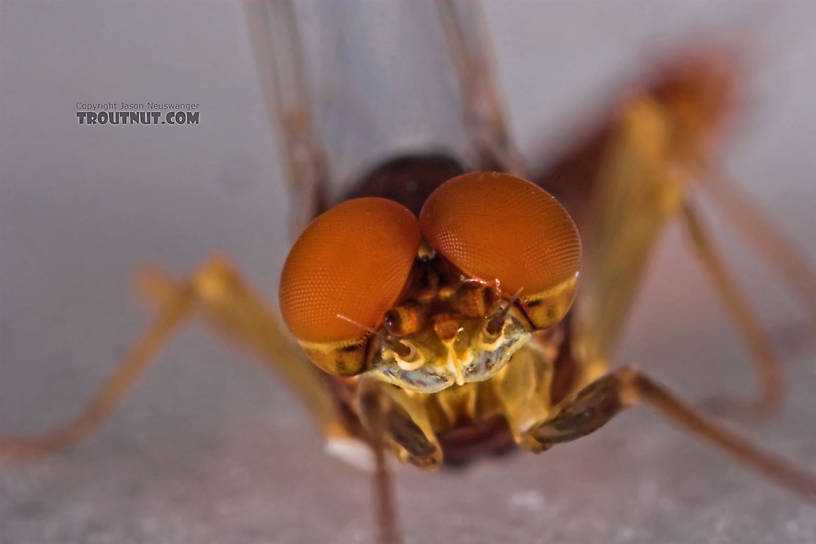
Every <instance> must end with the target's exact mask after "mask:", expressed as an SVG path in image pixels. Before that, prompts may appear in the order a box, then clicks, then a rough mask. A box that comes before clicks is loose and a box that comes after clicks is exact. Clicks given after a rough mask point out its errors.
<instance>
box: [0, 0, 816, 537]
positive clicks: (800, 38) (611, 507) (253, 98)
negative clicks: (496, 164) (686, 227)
mask: <svg viewBox="0 0 816 544" xmlns="http://www.w3.org/2000/svg"><path fill="white" fill-rule="evenodd" d="M370 7H371V6H370V5H368V4H361V5H359V6H357V7H356V8H354V9H355V10H358V11H359V13H361V14H362V13H364V12H365V11H366V10H367V9H369V8H370ZM309 9H316V6H315V5H312V6H311V7H310V8H309ZM487 11H488V16H489V22H490V31H491V35H492V37H493V40H494V42H495V47H496V56H497V61H498V65H499V75H500V78H501V80H502V83H503V84H504V86H505V89H506V92H507V96H508V102H509V104H510V114H511V118H512V123H513V126H514V129H515V133H516V135H517V136H518V139H519V141H520V143H521V145H522V148H523V150H524V152H525V154H526V155H527V156H528V157H530V158H531V157H538V156H542V155H544V156H546V155H548V154H552V153H555V152H557V150H559V149H561V148H563V147H564V146H567V145H569V143H570V142H571V141H572V139H573V138H574V137H575V136H576V135H577V133H579V132H580V127H581V126H582V125H583V123H585V122H587V119H589V118H591V117H592V116H593V115H598V114H601V113H602V112H603V110H604V107H605V106H607V105H608V104H609V101H610V99H611V97H613V96H615V93H616V92H617V91H618V90H620V89H624V88H626V85H627V83H628V82H631V81H632V78H634V77H636V75H637V74H638V73H639V72H641V71H642V69H643V67H644V61H645V60H648V59H649V58H651V56H652V54H653V53H654V52H655V51H661V50H668V49H671V48H673V47H680V48H684V47H688V46H689V45H690V44H691V45H693V44H699V43H701V42H706V41H710V40H714V41H724V42H725V43H727V44H728V45H730V46H731V47H734V48H736V49H737V50H738V51H739V52H740V54H741V56H742V57H743V58H744V60H745V63H746V71H745V72H746V73H745V75H744V78H743V80H742V81H741V84H740V86H741V90H742V93H743V102H742V106H741V108H740V109H739V111H737V112H735V115H734V122H733V123H732V125H731V131H730V133H729V135H728V138H727V140H726V141H725V143H724V146H723V149H722V152H723V153H722V161H723V163H724V165H725V167H726V168H727V170H728V171H729V172H731V173H732V174H733V175H734V176H735V177H736V178H737V179H739V181H740V184H741V185H742V186H743V188H744V189H745V191H747V192H748V193H750V194H751V195H753V196H754V197H755V199H756V200H758V201H759V202H761V204H762V206H763V208H764V209H765V210H766V211H767V212H768V214H769V216H771V217H772V218H774V220H776V222H777V223H778V224H780V225H782V226H783V229H784V231H785V232H786V233H788V234H790V236H791V237H792V238H794V239H795V240H796V241H797V242H798V243H799V244H800V245H801V246H803V247H804V248H805V249H806V251H808V253H809V254H810V255H811V256H813V255H816V240H814V238H813V236H812V233H813V232H816V214H814V213H813V206H814V203H816V184H814V183H813V165H814V161H816V159H814V154H813V144H814V137H815V136H816V108H814V106H813V97H814V96H816V79H814V70H813V67H814V60H816V36H814V34H813V22H814V20H816V19H814V15H816V9H814V7H813V6H812V5H808V4H807V3H789V4H785V5H773V6H771V5H767V6H763V5H760V4H747V5H740V4H736V3H735V4H720V3H709V2H688V3H683V4H682V5H679V4H678V3H675V2H639V3H631V2H627V3H612V4H593V3H581V4H580V5H572V4H566V3H556V4H532V3H515V2H513V3H501V4H498V3H497V4H492V5H490V6H489V7H488V10H487ZM147 99H151V100H157V101H184V102H199V103H200V104H201V110H202V115H201V119H202V122H201V125H199V126H194V127H173V128H169V127H104V128H102V127H81V126H78V125H77V122H76V119H75V116H74V110H75V103H76V102H77V101H88V102H96V101H108V100H115V101H119V100H127V101H131V100H132V101H144V100H147ZM284 196H285V195H284V193H283V191H282V189H281V171H280V169H279V163H278V158H277V154H276V139H275V135H274V133H273V132H271V131H270V129H269V126H268V124H267V120H266V115H265V114H264V113H263V100H262V95H261V90H260V87H259V85H258V81H257V77H256V74H255V67H254V64H253V60H252V56H251V51H250V47H249V40H248V36H247V31H246V27H245V24H244V20H243V13H242V11H241V9H240V7H239V6H238V5H237V4H233V3H230V2H186V3H172V4H171V3H164V2H158V1H155V2H154V1H144V2H138V3H137V2H124V1H116V2H101V1H98V2H87V1H77V2H70V3H68V2H64V3H40V2H28V1H11V2H9V1H7V2H4V3H2V4H0V249H2V260H0V357H1V358H0V364H1V366H0V424H2V428H3V429H4V430H6V431H15V432H33V431H36V430H39V429H44V428H47V427H49V426H50V425H53V424H55V423H57V422H60V421H62V420H64V419H65V418H66V417H68V416H69V415H70V414H73V413H74V412H75V411H76V410H78V409H79V407H80V406H81V405H82V403H83V402H84V401H85V400H86V399H87V398H88V397H89V395H90V394H91V393H92V391H93V390H94V388H95V387H96V385H97V384H98V383H99V382H100V381H101V379H102V378H103V376H104V375H105V374H106V373H107V372H108V370H109V369H110V368H111V367H112V366H113V364H114V362H115V361H116V360H117V359H118V358H119V357H120V355H121V354H122V353H123V351H124V350H125V348H126V347H127V346H128V345H129V343H130V342H131V341H132V339H134V338H135V337H136V335H137V334H138V333H139V332H140V331H141V330H142V329H143V327H144V326H145V325H146V324H147V322H148V320H149V317H150V316H149V314H148V312H146V311H145V308H144V307H143V306H142V305H140V304H139V303H138V301H137V300H136V297H135V296H134V294H133V291H132V290H131V289H130V288H129V278H130V277H131V276H132V273H133V271H134V270H135V268H136V267H137V266H138V265H139V264H140V263H143V262H146V261H152V262H161V263H164V264H165V265H167V267H168V268H170V269H171V270H173V271H175V272H177V273H179V274H181V273H184V272H188V271H190V270H192V269H193V268H194V267H195V266H196V265H197V264H199V263H200V262H202V261H203V260H204V259H205V258H206V257H207V256H208V255H210V254H211V253H212V252H213V251H214V250H222V251H224V252H227V253H228V254H229V255H231V256H232V257H233V258H234V259H235V261H236V262H237V263H239V265H240V267H241V268H242V270H244V271H245V273H246V274H247V275H248V276H249V277H250V278H251V279H252V280H253V282H254V283H255V284H256V285H257V286H258V287H259V289H260V290H261V291H262V292H263V293H264V294H265V295H267V296H268V297H269V298H270V299H272V300H274V298H275V294H276V289H277V277H278V274H279V272H280V268H281V266H282V264H283V260H284V258H285V252H286V249H287V245H288V238H287V228H286V222H285V220H286V211H287V202H286V200H285V198H284ZM712 223H713V224H714V226H715V227H716V232H717V237H718V240H719V241H721V243H722V245H723V246H724V247H725V248H726V253H727V256H728V258H729V260H730V262H731V263H733V264H734V266H735V267H736V269H737V270H738V275H739V278H740V281H741V283H742V285H743V286H744V287H745V288H746V290H747V291H748V292H749V293H750V296H751V300H752V302H754V304H755V307H756V308H757V310H758V313H759V315H760V317H761V318H762V321H763V323H765V324H766V325H767V327H768V328H769V330H770V331H772V333H773V335H774V338H775V339H776V340H777V341H778V342H779V343H780V344H783V345H784V348H783V351H782V352H783V354H784V355H785V356H786V359H787V360H786V372H787V376H788V378H789V384H790V395H789V398H788V401H787V402H786V404H785V408H784V410H783V412H782V413H781V414H780V415H779V416H778V417H777V418H776V419H774V420H773V422H771V423H770V424H768V425H765V426H763V427H756V428H751V427H740V426H738V425H735V426H734V427H735V428H737V429H739V430H740V431H741V432H743V433H744V434H745V435H748V436H750V437H751V438H752V439H754V440H756V441H757V442H759V443H762V444H765V445H767V446H768V447H771V448H773V449H774V450H775V451H777V452H779V453H780V454H783V455H785V456H787V457H788V458H791V459H795V460H796V461H797V462H798V463H799V464H801V465H803V466H808V467H811V469H813V470H816V436H814V417H816V401H815V400H814V392H815V391H816V364H814V363H815V361H814V341H813V332H812V329H811V328H809V325H808V322H807V315H806V314H805V313H804V312H803V311H802V309H801V308H800V307H799V306H798V305H797V301H796V299H795V297H792V296H790V295H789V294H788V293H787V291H785V290H784V289H783V288H781V287H780V285H779V283H778V281H777V280H776V278H775V277H774V276H773V275H772V274H771V273H770V272H769V271H768V270H767V268H766V267H765V266H764V265H762V264H761V263H759V262H758V261H757V260H756V258H755V257H754V256H753V255H752V254H751V253H750V252H748V251H747V250H746V249H745V248H744V247H743V246H742V244H741V243H740V241H739V240H738V239H737V238H736V237H735V236H734V235H733V234H732V233H731V231H730V230H728V229H727V228H725V227H726V226H725V225H723V224H721V223H720V222H719V221H717V220H716V218H714V217H712ZM713 297H714V295H713V293H712V291H711V289H710V288H709V286H708V285H707V284H706V283H705V282H704V281H703V278H702V276H701V273H700V271H699V270H698V268H697V266H696V265H695V263H694V262H693V260H692V258H691V257H690V255H689V253H688V252H687V251H686V249H685V247H684V245H683V239H682V236H681V233H680V232H679V230H678V229H676V228H672V229H670V231H669V232H668V234H667V236H666V239H665V240H664V243H663V244H662V245H661V247H660V249H659V250H658V252H657V255H656V257H655V261H654V263H653V266H652V268H651V273H650V275H649V278H648V280H647V282H646V285H645V288H644V291H643V293H642V296H641V298H640V304H638V306H637V308H636V311H635V312H634V315H633V316H632V319H631V322H630V324H629V326H628V327H627V332H626V336H625V339H624V341H623V343H622V346H621V349H620V350H619V354H618V360H620V361H625V362H634V363H636V364H638V365H639V366H641V367H642V368H644V369H646V370H647V371H649V372H651V373H652V374H654V375H655V376H657V377H659V378H660V379H661V380H663V381H664V382H666V383H668V384H670V385H671V386H672V387H673V388H674V389H675V390H676V391H678V392H679V393H681V394H682V395H683V396H684V397H686V398H688V399H690V400H692V401H693V400H699V399H702V398H705V397H708V396H710V395H711V394H713V393H716V392H720V391H723V390H728V391H732V392H749V391H752V388H753V385H754V384H753V381H752V377H751V375H750V373H749V371H748V369H749V364H748V363H747V362H745V358H746V353H745V350H744V349H743V347H742V346H741V345H740V343H739V342H738V341H737V339H736V338H735V336H734V333H733V330H732V328H731V327H730V326H729V325H728V324H727V322H726V321H725V316H724V314H723V312H722V310H721V309H720V307H719V306H718V305H717V303H716V301H715V300H714V299H713ZM397 474H398V500H399V504H400V509H401V512H402V515H403V526H404V527H405V529H406V533H407V535H408V541H409V542H443V541H447V542H547V543H560V542H619V543H623V542H632V543H654V542H677V543H701V542H711V543H737V542H740V543H742V542H757V543H780V542H790V543H806V542H816V510H814V509H813V508H812V507H810V506H806V505H804V504H803V503H801V502H800V501H799V500H798V499H796V498H795V497H792V496H790V495H789V494H787V493H785V492H783V491H780V490H778V489H777V488H775V487H773V486H772V485H770V484H768V483H767V482H766V481H765V480H763V479H762V478H760V477H758V476H756V475H754V474H752V473H749V472H747V471H745V470H743V469H742V468H740V467H737V466H735V465H733V464H732V463H730V462H729V460H728V459H727V458H726V457H724V456H723V455H721V454H719V453H718V452H715V451H712V450H711V449H710V448H708V447H707V446H705V445H701V444H700V443H698V442H696V441H695V440H692V439H689V437H687V436H685V435H684V434H682V433H680V432H678V431H676V430H675V429H673V428H671V427H669V426H667V425H666V424H664V422H663V421H661V420H660V419H659V418H658V417H656V416H655V415H653V414H652V413H650V412H649V411H648V410H647V409H635V410H632V411H631V412H629V413H627V414H625V415H623V416H621V417H619V418H617V419H616V420H615V421H614V422H612V423H611V424H610V425H608V427H606V428H605V429H604V430H603V431H601V432H598V433H597V434H595V435H593V436H590V437H587V438H585V439H582V440H580V441H578V442H575V443H572V444H569V445H565V446H562V447H559V448H556V449H554V450H553V451H551V452H548V453H547V454H545V455H542V456H538V457H536V456H532V455H527V454H519V455H515V456H510V457H507V458H504V459H500V460H486V461H480V462H478V463H476V464H474V465H473V466H471V467H470V468H468V469H467V470H464V471H456V472H448V471H439V472H435V473H421V472H418V471H416V470H415V469H413V468H411V467H399V468H398V470H397ZM368 490H369V484H368V481H367V480H366V478H365V477H364V476H363V475H361V474H360V473H358V472H356V471H355V470H353V469H351V468H348V467H346V466H344V465H342V464H341V463H339V462H337V461H335V460H333V459H331V458H329V457H327V456H326V455H324V453H323V452H322V444H321V441H320V438H319V437H318V435H317V433H316V432H314V431H313V430H312V429H311V428H310V427H309V425H308V420H307V418H306V416H305V415H304V413H303V412H302V410H301V408H300V406H299V404H298V402H297V399H295V398H294V396H293V395H291V394H290V393H288V392H287V391H286V390H284V389H283V388H282V387H281V386H280V385H279V384H278V383H276V381H275V380H274V378H270V376H269V375H268V374H267V373H266V372H265V371H264V370H263V369H261V368H259V367H257V366H256V365H253V364H252V363H251V362H248V361H246V360H245V359H244V357H243V356H242V355H241V354H238V353H236V352H234V351H233V350H231V349H230V348H229V346H225V345H224V344H222V343H221V342H219V341H217V340H215V339H213V338H212V337H211V336H210V335H209V334H207V332H206V331H205V330H203V329H201V328H199V327H190V328H187V329H185V330H184V332H183V333H181V334H180V335H179V337H178V338H177V339H175V340H174V341H173V342H172V344H171V345H170V346H169V347H168V348H167V349H166V350H165V351H164V352H163V353H162V355H161V359H160V361H158V364H157V365H156V366H155V368H153V369H152V370H151V371H150V372H149V373H148V375H147V376H146V378H145V379H144V380H143V381H142V382H141V383H140V384H139V385H138V387H137V388H136V389H135V390H134V391H133V393H132V394H131V395H129V396H128V398H127V399H126V400H125V401H124V403H123V404H122V405H121V407H120V408H119V409H118V410H117V411H116V413H115V414H114V416H113V417H112V418H111V419H110V421H109V422H108V423H106V424H105V425H104V427H103V428H102V429H101V430H100V431H99V432H98V433H96V434H95V435H94V436H92V437H91V438H90V439H88V440H86V441H84V442H83V443H82V444H81V445H80V446H79V447H77V448H76V449H74V450H72V451H70V452H67V453H65V454H64V455H59V456H56V457H53V458H49V459H46V460H44V461H41V462H38V463H36V464H31V465H23V466H20V465H3V466H2V473H0V542H2V543H3V544H7V543H8V544H22V543H31V544H40V543H60V544H67V543H74V542H76V543H80V542H81V543H102V542H116V543H130V542H158V543H177V542H179V543H180V542H184V543H199V544H204V543H218V544H226V543H261V542H280V543H290V542H292V543H293V542H343V543H345V542H369V541H370V538H371V537H370V534H371V533H370V530H371V514H370V511H371V508H370V502H369V495H368Z"/></svg>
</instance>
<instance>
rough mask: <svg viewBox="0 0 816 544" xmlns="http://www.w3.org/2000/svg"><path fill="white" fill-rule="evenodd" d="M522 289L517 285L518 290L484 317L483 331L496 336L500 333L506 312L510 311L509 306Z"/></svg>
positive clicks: (513, 302)
mask: <svg viewBox="0 0 816 544" xmlns="http://www.w3.org/2000/svg"><path fill="white" fill-rule="evenodd" d="M523 289H524V288H523V287H519V289H518V291H516V292H515V293H513V296H512V297H510V300H508V301H507V304H505V305H504V306H500V307H499V308H498V309H497V310H496V311H495V312H493V313H492V314H491V315H489V316H488V317H487V318H486V319H487V325H485V332H487V334H488V335H490V336H491V337H493V336H498V335H499V334H500V333H501V331H502V327H503V326H504V320H505V319H506V318H507V313H508V312H509V311H510V308H512V307H513V304H515V303H516V301H517V300H518V298H519V295H521V291H522V290H523Z"/></svg>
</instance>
